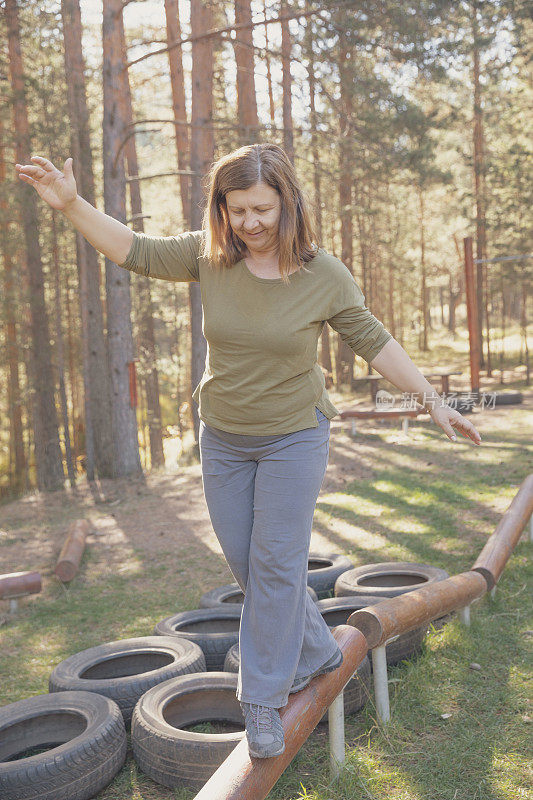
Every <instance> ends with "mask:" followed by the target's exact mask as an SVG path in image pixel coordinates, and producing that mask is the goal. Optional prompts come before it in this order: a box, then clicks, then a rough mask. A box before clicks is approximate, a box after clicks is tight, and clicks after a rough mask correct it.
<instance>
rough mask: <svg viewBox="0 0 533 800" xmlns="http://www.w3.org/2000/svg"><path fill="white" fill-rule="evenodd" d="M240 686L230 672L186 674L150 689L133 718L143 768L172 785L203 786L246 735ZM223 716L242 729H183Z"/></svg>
mask: <svg viewBox="0 0 533 800" xmlns="http://www.w3.org/2000/svg"><path fill="white" fill-rule="evenodd" d="M236 690H237V676H236V675H232V674H231V673H229V672H204V673H198V674H196V675H183V676H181V677H180V678H175V679H173V680H170V681H166V682H165V683H161V684H159V686H154V687H153V688H152V689H149V690H148V691H147V692H146V694H144V695H143V696H142V697H141V698H140V700H139V702H138V703H137V705H136V706H135V710H134V712H133V718H132V723H131V743H132V748H133V755H134V758H135V760H136V762H137V764H138V765H139V767H140V769H141V770H142V772H144V773H145V774H146V775H148V776H149V777H150V778H151V779H152V780H154V781H155V782H156V783H159V784H161V785H162V786H166V787H167V788H168V789H177V788H180V787H188V788H190V789H195V790H198V789H201V787H202V786H203V785H204V784H205V783H206V782H207V781H208V780H209V778H210V777H211V775H212V774H213V773H214V772H215V771H216V770H217V769H218V767H219V766H220V765H221V764H222V762H223V761H224V760H225V759H226V758H227V757H228V756H229V754H230V753H231V751H232V750H233V749H234V748H235V747H236V746H237V744H238V743H239V742H240V741H241V739H243V738H244V736H245V730H244V718H243V715H242V710H241V707H240V704H239V701H238V700H237V696H236ZM222 720H223V721H225V722H229V723H231V726H232V727H233V728H236V729H237V730H234V731H230V732H226V733H199V732H196V731H190V730H186V729H184V726H185V727H186V726H190V725H194V724H195V723H201V722H210V721H222Z"/></svg>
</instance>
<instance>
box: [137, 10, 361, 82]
mask: <svg viewBox="0 0 533 800" xmlns="http://www.w3.org/2000/svg"><path fill="white" fill-rule="evenodd" d="M129 2H131V0H129ZM353 5H354V2H353V0H344V2H342V1H341V2H339V3H335V4H333V5H331V6H327V7H325V8H314V9H312V10H311V11H293V12H291V13H290V14H280V15H279V16H277V17H275V18H273V19H262V20H260V21H258V22H240V23H239V24H238V25H228V26H227V27H225V28H213V30H211V31H206V33H202V34H200V35H199V36H187V37H185V38H184V39H180V40H179V42H172V44H169V45H168V46H167V47H161V48H160V49H159V50H153V51H152V52H151V53H145V54H144V55H142V56H139V58H134V59H133V61H129V62H128V63H127V64H126V65H125V69H129V67H132V66H133V65H134V64H139V63H140V62H141V61H145V60H146V59H147V58H151V57H152V56H159V55H161V54H162V53H168V51H169V50H173V49H174V48H175V47H182V45H184V44H186V43H187V42H197V41H198V40H200V39H206V38H208V37H209V36H220V35H221V34H223V33H230V32H231V31H238V30H243V29H244V28H256V27H258V26H259V25H276V24H279V23H280V22H282V21H284V20H287V19H303V18H304V17H311V16H313V15H315V14H317V15H320V14H323V13H324V12H325V11H337V10H338V9H340V8H346V7H352V8H353Z"/></svg>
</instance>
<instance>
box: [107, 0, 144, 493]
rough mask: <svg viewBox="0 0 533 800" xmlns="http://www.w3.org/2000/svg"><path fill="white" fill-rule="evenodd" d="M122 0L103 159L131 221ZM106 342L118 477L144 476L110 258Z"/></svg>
mask: <svg viewBox="0 0 533 800" xmlns="http://www.w3.org/2000/svg"><path fill="white" fill-rule="evenodd" d="M121 25H122V0H104V4H103V24H102V38H103V88H104V119H103V159H104V202H105V211H106V213H107V214H109V215H110V216H111V217H114V218H115V219H118V220H119V221H120V222H122V223H124V224H125V223H126V176H125V173H124V148H123V144H124V139H125V129H126V128H125V120H124V111H123V103H122V102H121V99H120V93H121V91H122V86H123V78H122V74H121V71H122V48H121V39H120V28H121ZM106 296H107V340H108V349H109V362H110V369H111V387H112V410H113V444H114V459H115V475H116V476H117V477H121V476H124V475H140V474H142V467H141V459H140V454H139V440H138V435H137V416H136V413H135V408H134V407H133V405H132V402H131V399H130V392H129V367H128V365H129V363H130V362H133V358H134V348H133V335H132V329H131V296H130V273H129V272H128V271H127V270H125V269H121V268H120V267H118V266H117V265H116V264H113V263H112V262H111V261H110V260H109V259H107V258H106Z"/></svg>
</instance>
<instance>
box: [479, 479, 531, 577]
mask: <svg viewBox="0 0 533 800" xmlns="http://www.w3.org/2000/svg"><path fill="white" fill-rule="evenodd" d="M531 514H533V473H532V474H531V475H528V476H527V478H525V480H524V481H522V484H521V486H520V489H519V490H518V492H517V493H516V494H515V496H514V497H513V500H512V502H511V505H510V506H509V508H508V509H507V511H506V512H505V514H504V515H503V517H502V518H501V520H500V522H499V523H498V527H497V528H496V530H495V531H494V533H493V534H492V536H491V537H490V538H489V539H488V541H487V543H486V545H485V547H484V548H483V550H482V551H481V553H480V554H479V556H478V557H477V559H476V562H475V564H474V566H473V567H472V569H473V570H474V571H476V572H480V573H481V575H483V577H484V578H485V580H486V581H487V584H488V587H489V589H493V588H494V586H495V585H496V584H497V583H498V579H499V577H500V575H501V574H502V572H503V568H504V567H505V565H506V563H507V561H508V559H509V557H510V555H511V553H512V552H513V550H514V548H515V547H516V545H517V543H518V540H519V539H520V536H521V535H522V531H523V530H524V527H525V526H526V524H527V521H528V519H529V517H530V516H531Z"/></svg>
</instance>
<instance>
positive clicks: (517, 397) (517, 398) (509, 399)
mask: <svg viewBox="0 0 533 800" xmlns="http://www.w3.org/2000/svg"><path fill="white" fill-rule="evenodd" d="M494 394H495V395H496V397H495V398H494V405H496V406H512V405H514V404H515V403H522V402H523V400H524V397H523V395H522V392H494Z"/></svg>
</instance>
